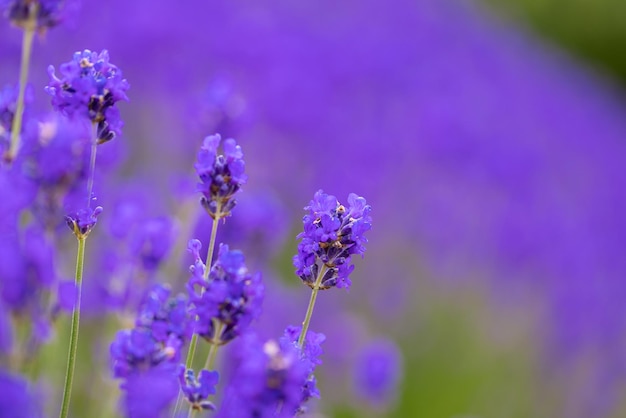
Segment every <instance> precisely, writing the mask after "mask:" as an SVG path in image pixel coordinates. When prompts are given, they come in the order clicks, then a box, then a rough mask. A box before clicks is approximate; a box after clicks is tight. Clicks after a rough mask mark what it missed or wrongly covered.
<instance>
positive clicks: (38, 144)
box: [21, 115, 89, 230]
mask: <svg viewBox="0 0 626 418" xmlns="http://www.w3.org/2000/svg"><path fill="white" fill-rule="evenodd" d="M88 137H89V133H88V131H87V129H85V127H84V126H81V125H80V124H75V123H70V122H69V121H68V120H67V119H66V118H63V117H60V116H58V115H55V117H53V118H50V119H49V120H46V121H44V122H41V123H39V129H38V133H37V135H33V136H32V138H31V137H30V136H27V137H26V138H25V139H26V140H25V142H24V144H23V148H22V150H21V155H22V156H23V159H24V161H25V165H26V167H27V170H25V173H24V175H25V177H26V178H28V179H29V180H30V181H31V182H32V183H33V185H34V186H36V188H37V194H36V197H35V200H34V202H32V204H31V206H30V210H31V212H32V213H33V215H34V218H35V220H36V221H37V222H38V223H40V224H41V225H42V226H43V227H44V228H46V229H48V230H54V229H56V228H57V227H59V226H60V225H61V223H62V221H63V219H64V215H65V214H66V213H73V212H76V209H77V208H80V207H81V206H80V205H84V194H85V188H86V181H87V170H88V166H89V143H88V141H87V140H86V138H88ZM78 202H80V203H78Z"/></svg>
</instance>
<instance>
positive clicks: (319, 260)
mask: <svg viewBox="0 0 626 418" xmlns="http://www.w3.org/2000/svg"><path fill="white" fill-rule="evenodd" d="M348 203H349V206H348V207H347V208H346V207H345V206H343V205H342V204H340V203H339V202H338V201H337V198H336V197H335V196H331V195H327V194H326V193H324V192H323V191H322V190H318V191H317V192H316V193H315V196H314V197H313V200H311V203H310V204H309V206H307V207H305V209H307V210H309V213H308V214H307V215H305V216H304V218H303V219H302V223H303V224H304V232H301V233H300V234H298V238H299V239H301V241H300V243H299V244H298V254H297V255H296V256H294V258H293V263H294V266H295V267H296V274H297V275H298V276H300V278H301V279H302V281H303V282H304V283H306V284H307V285H308V286H310V287H312V288H315V287H318V286H319V288H320V289H328V288H330V287H334V286H337V287H339V288H342V287H344V288H349V287H350V284H351V282H350V279H349V278H348V276H349V275H350V273H351V272H352V270H353V269H354V265H352V264H350V262H351V256H352V255H353V254H359V255H361V256H362V255H363V254H364V253H365V246H364V244H365V243H366V242H367V239H366V238H365V236H364V234H365V232H367V231H369V230H370V229H371V227H372V224H371V222H372V218H371V217H370V215H369V213H370V211H371V207H370V206H369V205H368V204H367V203H366V202H365V199H364V198H362V197H359V196H357V195H356V194H354V193H351V194H350V195H349V196H348ZM322 271H324V272H323V276H322V277H321V278H320V280H319V283H317V284H316V280H317V277H318V274H322V273H321V272H322Z"/></svg>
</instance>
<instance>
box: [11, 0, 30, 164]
mask: <svg viewBox="0 0 626 418" xmlns="http://www.w3.org/2000/svg"><path fill="white" fill-rule="evenodd" d="M35 13H36V12H35ZM31 14H32V12H31ZM31 19H32V18H31ZM34 37H35V24H33V25H32V26H31V25H29V26H28V27H26V28H24V37H23V38H22V61H21V63H20V86H19V92H18V96H17V104H16V106H15V115H14V116H13V123H12V124H11V145H10V146H9V150H8V151H7V155H6V160H7V161H13V159H14V158H15V156H16V155H17V152H18V151H19V149H20V139H21V132H22V120H23V117H24V95H25V92H26V83H27V82H28V67H29V66H30V56H31V52H32V49H33V39H34Z"/></svg>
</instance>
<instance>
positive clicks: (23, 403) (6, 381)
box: [0, 370, 43, 418]
mask: <svg viewBox="0 0 626 418" xmlns="http://www.w3.org/2000/svg"><path fill="white" fill-rule="evenodd" d="M36 395H37V394H36V393H33V390H32V388H31V387H29V383H28V382H27V381H26V380H25V379H23V378H22V377H20V376H16V375H12V374H9V373H7V372H5V371H3V370H0V417H3V418H4V417H6V418H9V417H11V418H38V417H42V416H43V415H42V413H41V410H40V405H39V399H38V397H37V396H36Z"/></svg>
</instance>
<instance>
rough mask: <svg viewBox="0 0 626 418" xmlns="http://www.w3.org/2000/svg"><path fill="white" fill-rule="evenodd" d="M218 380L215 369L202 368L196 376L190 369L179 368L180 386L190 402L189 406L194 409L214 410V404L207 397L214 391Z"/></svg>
mask: <svg viewBox="0 0 626 418" xmlns="http://www.w3.org/2000/svg"><path fill="white" fill-rule="evenodd" d="M218 381H219V373H217V372H215V371H208V370H202V371H201V372H200V375H199V377H198V378H196V376H195V373H194V371H193V370H192V369H187V370H185V369H184V368H181V372H180V387H181V389H182V391H183V393H184V394H185V398H187V400H188V401H189V403H190V404H191V408H192V409H194V410H196V411H202V410H211V411H213V410H215V405H213V404H212V403H211V402H210V401H209V400H208V397H209V395H213V394H214V393H215V385H217V382H218Z"/></svg>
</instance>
